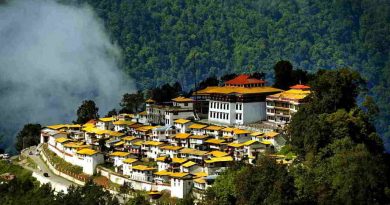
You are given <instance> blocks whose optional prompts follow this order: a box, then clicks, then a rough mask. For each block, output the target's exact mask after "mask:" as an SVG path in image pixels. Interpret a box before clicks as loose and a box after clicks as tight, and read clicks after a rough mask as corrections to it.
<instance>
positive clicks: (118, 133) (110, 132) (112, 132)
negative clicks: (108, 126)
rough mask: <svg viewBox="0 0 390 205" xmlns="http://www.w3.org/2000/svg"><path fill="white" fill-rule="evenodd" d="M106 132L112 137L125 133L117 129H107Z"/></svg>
mask: <svg viewBox="0 0 390 205" xmlns="http://www.w3.org/2000/svg"><path fill="white" fill-rule="evenodd" d="M106 134H108V135H110V136H111V137H120V136H123V135H125V134H124V133H121V132H115V131H111V130H108V131H106Z"/></svg>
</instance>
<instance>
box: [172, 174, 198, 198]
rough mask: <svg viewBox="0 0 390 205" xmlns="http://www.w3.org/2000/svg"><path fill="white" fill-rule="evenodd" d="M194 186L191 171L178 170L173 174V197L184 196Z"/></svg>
mask: <svg viewBox="0 0 390 205" xmlns="http://www.w3.org/2000/svg"><path fill="white" fill-rule="evenodd" d="M192 186H193V177H192V175H191V174H189V173H184V172H177V173H172V174H171V197H177V198H180V199H182V198H184V197H185V196H186V195H187V194H188V193H189V192H190V191H191V188H192Z"/></svg>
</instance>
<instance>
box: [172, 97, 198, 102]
mask: <svg viewBox="0 0 390 205" xmlns="http://www.w3.org/2000/svg"><path fill="white" fill-rule="evenodd" d="M172 101H174V102H192V101H194V100H193V99H191V98H185V97H182V96H180V97H177V98H173V99H172Z"/></svg>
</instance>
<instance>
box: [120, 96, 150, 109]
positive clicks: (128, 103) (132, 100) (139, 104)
mask: <svg viewBox="0 0 390 205" xmlns="http://www.w3.org/2000/svg"><path fill="white" fill-rule="evenodd" d="M144 104H145V99H144V95H143V93H142V92H141V91H138V92H137V93H132V94H129V93H126V94H124V95H123V97H122V100H121V102H120V104H119V105H120V106H121V107H122V109H121V110H120V111H119V113H137V112H139V111H141V110H142V109H143V108H144Z"/></svg>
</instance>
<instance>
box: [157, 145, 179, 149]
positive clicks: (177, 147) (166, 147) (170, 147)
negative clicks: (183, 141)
mask: <svg viewBox="0 0 390 205" xmlns="http://www.w3.org/2000/svg"><path fill="white" fill-rule="evenodd" d="M182 148H183V147H180V146H173V145H167V146H163V147H161V149H164V150H179V149H182Z"/></svg>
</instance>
